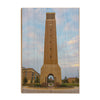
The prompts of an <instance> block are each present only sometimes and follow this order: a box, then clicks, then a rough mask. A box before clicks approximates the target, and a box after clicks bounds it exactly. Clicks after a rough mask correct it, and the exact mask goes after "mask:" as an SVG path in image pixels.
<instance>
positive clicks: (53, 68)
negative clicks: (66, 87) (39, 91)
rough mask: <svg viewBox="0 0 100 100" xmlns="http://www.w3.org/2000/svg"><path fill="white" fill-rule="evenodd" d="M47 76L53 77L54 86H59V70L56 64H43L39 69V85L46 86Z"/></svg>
mask: <svg viewBox="0 0 100 100" xmlns="http://www.w3.org/2000/svg"><path fill="white" fill-rule="evenodd" d="M49 75H53V76H54V86H59V85H61V83H62V81H61V69H60V67H59V65H58V64H44V65H43V66H42V68H41V75H40V84H41V86H47V78H48V76H49Z"/></svg>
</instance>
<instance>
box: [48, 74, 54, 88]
mask: <svg viewBox="0 0 100 100" xmlns="http://www.w3.org/2000/svg"><path fill="white" fill-rule="evenodd" d="M54 83H55V78H54V75H53V74H49V75H48V77H47V86H48V87H53V86H54V85H55V84H54Z"/></svg>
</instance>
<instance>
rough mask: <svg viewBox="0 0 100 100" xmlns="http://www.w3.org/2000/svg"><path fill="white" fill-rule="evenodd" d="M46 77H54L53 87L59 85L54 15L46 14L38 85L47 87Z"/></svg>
mask: <svg viewBox="0 0 100 100" xmlns="http://www.w3.org/2000/svg"><path fill="white" fill-rule="evenodd" d="M48 75H53V76H54V83H55V86H57V85H60V84H61V69H60V67H59V65H58V56H57V36H56V20H55V13H46V22H45V46H44V64H43V66H42V68H41V75H40V84H41V85H42V86H47V77H48Z"/></svg>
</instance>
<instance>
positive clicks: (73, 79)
mask: <svg viewBox="0 0 100 100" xmlns="http://www.w3.org/2000/svg"><path fill="white" fill-rule="evenodd" d="M75 82H76V78H68V83H75Z"/></svg>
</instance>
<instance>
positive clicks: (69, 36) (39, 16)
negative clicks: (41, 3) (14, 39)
mask: <svg viewBox="0 0 100 100" xmlns="http://www.w3.org/2000/svg"><path fill="white" fill-rule="evenodd" d="M46 12H55V14H56V32H57V33H56V34H57V47H58V63H59V65H60V67H61V72H62V78H64V77H65V76H67V77H78V73H79V72H78V71H79V9H78V8H23V9H22V65H23V67H25V68H34V69H35V70H36V71H37V72H39V73H40V69H41V67H42V65H43V58H44V56H43V55H44V35H45V20H46Z"/></svg>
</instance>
